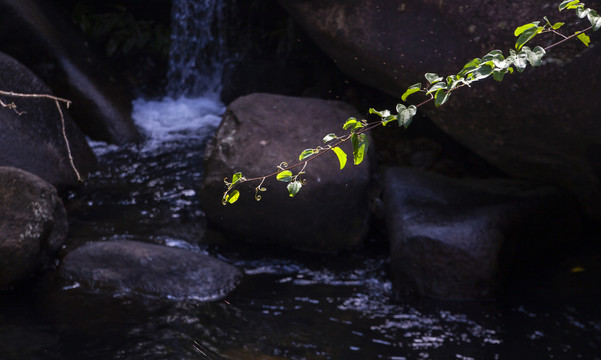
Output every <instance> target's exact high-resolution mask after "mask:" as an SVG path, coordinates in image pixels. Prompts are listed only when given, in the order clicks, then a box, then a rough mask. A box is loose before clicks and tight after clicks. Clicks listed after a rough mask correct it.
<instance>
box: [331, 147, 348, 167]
mask: <svg viewBox="0 0 601 360" xmlns="http://www.w3.org/2000/svg"><path fill="white" fill-rule="evenodd" d="M332 151H333V152H334V154H336V156H337V157H338V162H340V170H342V169H344V167H345V166H346V153H345V152H344V151H342V149H341V148H339V147H338V146H335V147H333V148H332Z"/></svg>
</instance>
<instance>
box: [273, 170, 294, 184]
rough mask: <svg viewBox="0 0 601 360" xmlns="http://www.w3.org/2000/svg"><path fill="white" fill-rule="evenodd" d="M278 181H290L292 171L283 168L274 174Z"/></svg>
mask: <svg viewBox="0 0 601 360" xmlns="http://www.w3.org/2000/svg"><path fill="white" fill-rule="evenodd" d="M276 179H277V180H278V181H283V182H290V181H291V180H292V171H290V170H284V171H282V172H281V173H279V174H278V175H277V176H276Z"/></svg>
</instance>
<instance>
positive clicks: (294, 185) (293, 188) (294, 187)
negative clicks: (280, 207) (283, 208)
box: [286, 180, 303, 197]
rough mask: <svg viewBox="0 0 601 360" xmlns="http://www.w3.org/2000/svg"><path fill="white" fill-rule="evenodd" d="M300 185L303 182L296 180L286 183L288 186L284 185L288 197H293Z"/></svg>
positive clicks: (301, 185)
mask: <svg viewBox="0 0 601 360" xmlns="http://www.w3.org/2000/svg"><path fill="white" fill-rule="evenodd" d="M302 187H303V184H302V183H301V182H300V181H298V180H296V181H293V182H291V183H290V184H288V186H286V188H287V189H288V195H290V197H294V195H296V194H298V192H299V191H300V189H301V188H302Z"/></svg>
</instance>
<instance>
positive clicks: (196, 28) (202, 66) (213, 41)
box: [167, 0, 225, 98]
mask: <svg viewBox="0 0 601 360" xmlns="http://www.w3.org/2000/svg"><path fill="white" fill-rule="evenodd" d="M223 8H224V6H223V2H222V0H173V5H172V13H171V19H172V20H171V22H172V25H171V27H172V29H171V31H172V35H171V51H170V54H169V69H168V72H167V77H168V85H167V95H168V96H170V97H173V98H177V97H179V96H186V97H197V96H203V95H205V96H208V95H218V94H219V92H220V89H221V84H220V83H221V74H222V71H223V61H224V58H225V50H224V47H225V46H224V36H223V33H224V31H223Z"/></svg>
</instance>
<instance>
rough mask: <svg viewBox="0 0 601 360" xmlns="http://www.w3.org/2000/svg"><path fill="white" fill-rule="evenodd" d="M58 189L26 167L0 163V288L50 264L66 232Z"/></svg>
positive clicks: (12, 283) (65, 214)
mask: <svg viewBox="0 0 601 360" xmlns="http://www.w3.org/2000/svg"><path fill="white" fill-rule="evenodd" d="M67 230H68V223H67V213H66V211H65V208H64V207H63V203H62V201H61V199H60V198H59V196H58V195H57V192H56V189H55V188H54V187H53V186H52V185H50V184H48V183H47V182H45V181H44V180H42V179H40V178H39V177H37V176H35V175H33V174H30V173H27V172H25V171H23V170H19V169H15V168H10V167H0V290H6V289H9V288H11V287H12V286H14V285H16V284H18V283H19V282H20V281H22V280H25V279H27V278H28V277H30V276H31V275H32V274H33V273H34V272H35V271H36V270H37V269H39V268H40V267H43V266H46V265H48V264H49V260H50V259H52V258H53V257H54V255H55V254H56V252H57V251H58V250H59V248H60V247H61V246H62V244H63V243H64V241H65V238H66V236H67Z"/></svg>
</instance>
